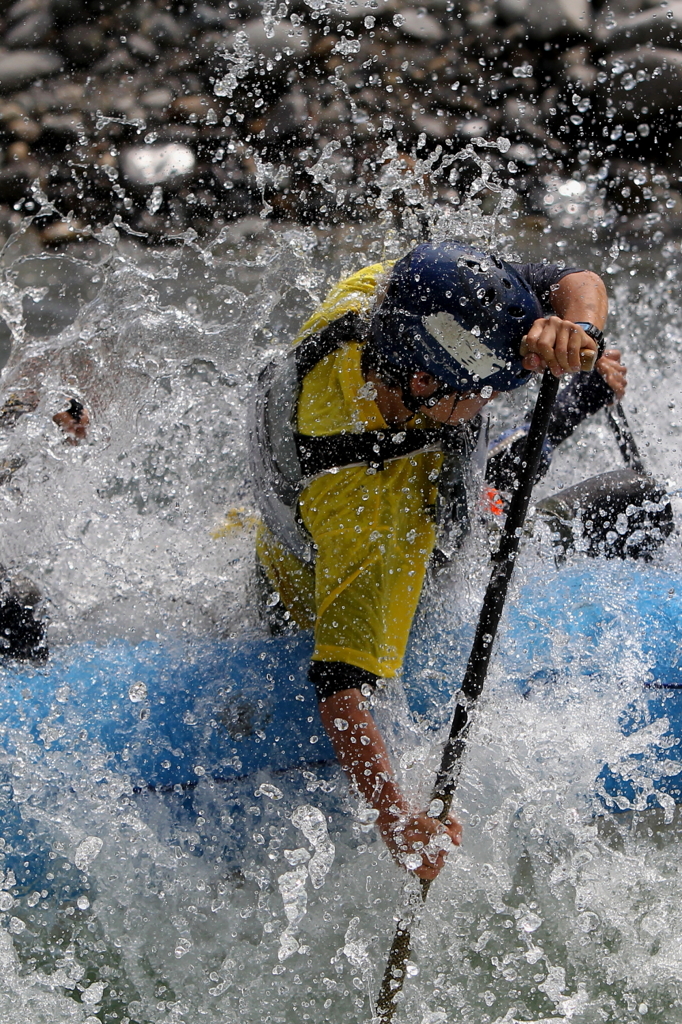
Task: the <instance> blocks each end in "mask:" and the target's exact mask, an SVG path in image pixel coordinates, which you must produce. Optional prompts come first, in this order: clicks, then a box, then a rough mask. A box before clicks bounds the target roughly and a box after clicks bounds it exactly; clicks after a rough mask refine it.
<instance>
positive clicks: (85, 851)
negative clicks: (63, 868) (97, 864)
mask: <svg viewBox="0 0 682 1024" xmlns="http://www.w3.org/2000/svg"><path fill="white" fill-rule="evenodd" d="M102 846H103V843H102V840H101V839H100V838H99V836H88V837H87V838H86V839H84V840H83V842H82V843H81V844H80V846H79V847H78V849H77V850H76V855H75V857H74V859H73V862H74V864H75V865H76V867H77V868H78V870H79V871H86V870H87V869H88V867H89V866H90V865H91V864H92V862H93V860H94V859H95V857H97V856H98V854H99V852H100V850H101V849H102Z"/></svg>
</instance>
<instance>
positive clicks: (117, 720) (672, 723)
mask: <svg viewBox="0 0 682 1024" xmlns="http://www.w3.org/2000/svg"><path fill="white" fill-rule="evenodd" d="M681 613H682V577H675V576H673V575H671V574H670V573H668V572H664V571H662V570H657V569H654V568H652V567H650V566H649V567H642V566H634V565H629V564H627V563H622V562H618V563H608V564H600V563H597V562H595V561H593V560H590V561H586V562H585V563H583V564H582V565H581V566H578V567H575V566H574V567H573V568H565V569H563V570H561V571H557V572H553V573H549V574H548V575H547V578H545V579H543V580H542V581H541V582H536V583H534V584H533V585H528V586H525V587H522V588H520V590H517V591H516V592H513V593H512V594H511V595H510V601H509V607H508V610H507V613H506V615H505V619H504V620H503V623H502V627H501V631H500V638H499V646H498V652H497V656H496V658H495V659H494V663H493V672H492V673H491V687H492V688H493V689H494V688H495V687H496V686H497V687H499V686H504V687H506V688H507V689H509V688H510V687H511V688H513V689H514V690H516V691H517V692H518V693H519V694H521V695H523V696H525V697H528V696H533V695H537V694H541V693H542V692H543V689H546V688H547V684H548V683H551V684H552V686H553V687H555V688H556V687H557V686H560V685H561V684H562V680H564V681H573V682H575V680H576V679H577V678H581V679H583V680H591V681H593V682H594V685H595V686H599V687H600V688H601V689H602V690H603V689H604V687H611V688H612V690H613V692H614V694H615V695H616V696H618V694H619V693H620V689H621V685H622V680H621V679H620V678H619V675H618V672H619V666H620V665H622V664H623V663H624V662H623V659H625V658H626V657H627V659H628V664H629V665H630V666H632V665H633V664H634V665H635V671H636V672H637V673H639V678H641V697H640V699H638V700H637V701H636V702H634V703H633V702H632V700H631V689H630V690H628V689H627V688H623V691H622V692H623V706H622V708H621V711H620V727H621V729H622V732H623V735H624V736H631V735H632V733H633V732H635V731H636V730H638V729H640V728H642V726H646V725H649V724H651V723H652V722H657V721H658V722H660V723H661V726H662V728H661V730H659V735H658V736H657V739H656V742H655V743H652V744H650V745H649V746H648V747H647V749H646V751H645V752H644V753H642V752H641V751H640V752H639V753H638V754H633V755H632V757H631V758H630V759H629V760H628V757H627V756H626V757H625V759H624V760H623V759H621V760H620V761H619V762H618V764H617V765H614V766H611V765H604V767H603V769H602V770H601V772H599V773H598V778H595V784H594V793H593V794H592V796H593V797H594V798H595V800H596V801H597V802H598V803H599V805H600V806H601V807H602V808H603V809H608V810H610V811H618V810H627V809H631V808H633V807H645V806H655V805H656V804H657V803H665V801H666V800H667V801H668V802H669V801H670V800H671V799H672V800H674V801H675V802H682V743H681V742H680V741H681V740H682V627H681V625H680V623H681V621H682V615H681ZM437 618H439V619H440V620H441V621H440V622H439V621H436V622H435V624H434V623H433V622H431V624H430V625H425V623H424V622H422V623H421V624H418V625H417V627H416V629H417V634H418V635H417V636H415V637H414V638H413V642H412V645H411V653H410V655H409V657H408V659H407V662H406V668H405V687H406V693H407V697H408V702H409V705H410V708H411V710H412V712H413V713H414V714H415V715H416V716H417V717H418V719H419V720H420V722H421V723H423V724H424V725H425V726H426V727H429V726H430V727H432V728H436V727H439V726H441V725H442V724H443V723H444V722H445V721H447V719H448V717H449V714H450V713H451V708H452V701H453V693H452V691H453V690H454V689H455V688H456V682H457V680H459V679H461V676H462V671H463V668H464V662H465V659H466V654H467V651H468V646H469V642H470V638H469V637H470V632H471V628H472V627H471V624H469V627H468V629H464V630H462V629H461V628H460V629H458V630H454V629H453V627H452V626H450V627H449V629H448V627H447V623H446V624H444V622H443V620H444V618H445V619H447V616H445V615H444V613H443V614H441V615H440V616H439V617H437ZM426 622H428V620H426ZM420 631H421V633H420ZM467 633H469V636H467V635H466V634H467ZM312 646H313V640H312V636H311V635H310V634H306V633H304V634H300V635H299V636H295V637H290V638H263V637H251V638H242V639H238V640H234V641H229V642H228V641H207V640H197V639H193V640H192V639H187V640H184V641H177V642H168V643H161V642H156V641H154V642H152V641H149V642H144V643H140V644H138V645H132V644H130V643H127V642H126V641H124V640H112V641H111V642H109V643H108V644H106V645H103V646H97V645H95V644H88V643H86V644H75V645H73V646H71V647H69V648H67V649H65V650H63V651H61V652H58V653H56V654H54V655H53V656H51V657H50V659H49V661H48V662H47V664H45V665H44V666H42V667H27V666H26V665H25V664H24V665H22V664H17V663H8V664H6V665H5V666H4V667H3V668H2V669H1V670H0V682H1V684H2V685H1V686H0V774H2V775H4V784H3V782H2V778H0V795H1V796H2V799H1V800H0V822H1V823H2V827H1V829H0V834H1V835H4V838H5V841H6V843H7V842H9V843H11V844H12V845H13V847H14V848H19V847H20V848H21V851H22V852H21V855H20V859H21V860H22V863H23V862H24V861H26V862H27V863H30V862H31V856H33V854H32V853H31V851H30V850H29V849H28V848H27V840H26V839H25V829H20V828H19V825H20V824H21V821H22V814H20V813H18V811H17V806H16V801H15V800H14V798H13V792H14V791H13V787H12V771H13V764H14V763H15V762H16V761H17V759H19V760H21V762H22V764H23V766H24V768H23V770H24V771H26V770H27V768H26V766H27V763H28V769H29V770H30V765H31V761H33V762H34V763H35V767H36V772H37V774H38V775H39V776H40V778H41V779H43V780H48V781H49V772H50V765H51V763H52V762H53V761H54V760H55V758H58V760H59V763H60V765H61V766H62V769H60V771H61V775H60V778H61V779H62V780H63V779H64V777H65V776H64V772H63V765H64V764H67V765H68V763H69V759H71V758H73V759H76V760H77V761H78V762H79V763H81V764H82V763H83V762H84V761H87V759H88V758H92V757H93V756H94V755H96V756H97V764H98V765H99V769H98V770H101V771H102V772H108V773H114V774H120V775H121V776H122V779H123V780H125V782H126V785H127V786H128V787H129V788H130V787H131V788H132V789H134V790H137V791H142V790H147V791H148V790H152V791H157V792H159V791H160V792H164V791H169V790H173V789H175V790H176V791H177V789H178V787H192V786H193V785H194V784H195V783H197V782H198V781H199V780H200V779H201V778H202V776H209V777H212V778H213V779H215V780H218V781H235V780H238V779H241V778H244V777H249V776H252V775H254V774H255V773H258V772H263V771H265V772H268V773H271V774H273V773H278V772H282V771H286V770H290V769H296V768H301V767H308V768H315V767H318V768H319V767H320V766H323V765H325V764H330V763H332V762H333V761H334V753H333V750H332V747H331V744H330V742H329V740H328V738H327V736H326V733H325V731H324V729H323V727H322V723H321V721H320V717H319V713H318V710H317V704H316V700H315V694H314V691H313V688H312V686H311V685H310V684H309V683H308V681H307V677H306V672H307V665H308V660H309V658H310V655H311V653H312ZM495 666H497V667H495ZM630 671H631V672H632V668H631V669H630ZM654 732H655V731H654ZM662 765H664V767H662ZM678 768H679V771H678V770H677V769H678ZM643 776H644V777H645V781H644V782H642V778H643ZM17 833H18V834H19V835H23V836H24V838H21V839H20V840H18V839H17ZM17 843H18V846H17ZM29 845H30V844H29ZM34 852H35V851H34ZM36 856H37V854H36ZM27 870H28V869H27ZM40 870H42V869H41V868H40V867H39V865H38V864H37V863H36V864H35V865H34V866H33V867H32V868H31V872H32V873H33V875H35V874H36V873H39V872H40ZM32 884H34V885H35V881H33V883H32ZM38 888H39V886H38Z"/></svg>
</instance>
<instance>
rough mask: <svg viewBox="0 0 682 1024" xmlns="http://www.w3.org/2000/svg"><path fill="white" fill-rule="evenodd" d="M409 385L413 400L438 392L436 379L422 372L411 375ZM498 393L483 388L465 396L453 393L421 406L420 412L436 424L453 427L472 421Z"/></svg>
mask: <svg viewBox="0 0 682 1024" xmlns="http://www.w3.org/2000/svg"><path fill="white" fill-rule="evenodd" d="M411 384H412V392H413V394H414V396H415V398H421V397H423V398H425V399H426V398H428V397H429V395H432V394H433V393H434V392H435V391H437V390H438V381H437V380H436V378H435V377H432V376H431V374H429V373H423V372H422V371H420V372H419V373H415V374H414V375H413V377H412V381H411ZM499 393H500V392H499V391H492V390H491V389H490V388H483V389H482V391H480V392H479V391H470V392H467V393H466V394H460V393H459V392H453V393H452V394H450V395H444V396H443V398H441V399H440V400H439V401H438V402H436V404H435V405H432V406H428V405H424V406H422V408H421V412H423V413H424V414H425V415H426V416H428V417H429V419H432V420H434V421H435V422H436V423H449V424H453V425H454V424H457V423H466V421H467V420H472V419H473V418H474V417H475V416H478V414H479V412H480V411H481V409H483V408H484V407H485V406H486V405H487V404H488V402H492V400H493V398H497V396H498V395H499Z"/></svg>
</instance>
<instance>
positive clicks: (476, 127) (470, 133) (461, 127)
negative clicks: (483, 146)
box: [457, 117, 490, 142]
mask: <svg viewBox="0 0 682 1024" xmlns="http://www.w3.org/2000/svg"><path fill="white" fill-rule="evenodd" d="M489 131H490V122H489V121H488V120H486V118H485V117H470V118H468V119H465V120H464V121H460V122H459V124H458V125H457V134H458V135H459V136H460V138H462V139H464V141H465V142H469V141H470V140H471V139H482V138H485V136H486V135H487V134H488V132H489Z"/></svg>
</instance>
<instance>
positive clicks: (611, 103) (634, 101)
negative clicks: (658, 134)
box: [595, 48, 682, 134]
mask: <svg viewBox="0 0 682 1024" xmlns="http://www.w3.org/2000/svg"><path fill="white" fill-rule="evenodd" d="M600 79H602V81H600ZM597 83H598V84H597V89H596V92H595V96H596V98H597V100H598V102H599V103H600V105H601V106H602V107H606V108H607V109H608V108H609V107H611V108H613V109H615V112H616V114H615V117H614V119H613V120H614V124H615V122H616V121H617V120H621V121H624V122H628V123H630V122H633V121H639V122H640V125H644V124H648V123H649V121H650V120H651V121H652V123H653V121H655V120H657V119H658V118H659V110H661V109H662V110H664V111H666V112H675V113H677V107H678V104H679V102H680V96H681V94H682V53H680V52H678V51H677V50H664V49H653V48H651V49H649V48H642V49H640V50H626V51H623V52H620V53H612V54H610V56H609V57H608V58H607V65H606V68H605V69H604V71H603V72H602V73H601V74H599V75H598V76H597ZM640 134H643V133H642V131H640Z"/></svg>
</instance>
